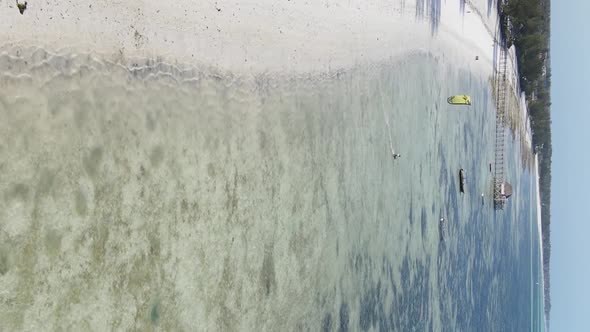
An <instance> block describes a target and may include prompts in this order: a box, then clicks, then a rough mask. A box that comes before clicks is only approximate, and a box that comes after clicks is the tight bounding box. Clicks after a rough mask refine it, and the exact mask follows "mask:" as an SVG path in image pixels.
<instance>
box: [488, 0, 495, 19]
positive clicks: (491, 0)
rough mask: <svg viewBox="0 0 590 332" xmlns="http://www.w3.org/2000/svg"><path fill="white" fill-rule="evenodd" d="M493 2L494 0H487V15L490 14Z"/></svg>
mask: <svg viewBox="0 0 590 332" xmlns="http://www.w3.org/2000/svg"><path fill="white" fill-rule="evenodd" d="M493 4H494V0H488V16H490V15H492V6H493Z"/></svg>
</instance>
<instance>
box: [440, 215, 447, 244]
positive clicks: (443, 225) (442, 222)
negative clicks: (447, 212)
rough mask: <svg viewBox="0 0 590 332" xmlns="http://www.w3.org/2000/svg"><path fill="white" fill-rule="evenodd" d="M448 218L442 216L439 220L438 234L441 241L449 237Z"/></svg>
mask: <svg viewBox="0 0 590 332" xmlns="http://www.w3.org/2000/svg"><path fill="white" fill-rule="evenodd" d="M447 233H448V229H447V220H446V219H445V218H440V219H439V220H438V236H439V239H440V241H441V242H445V241H446V239H447Z"/></svg>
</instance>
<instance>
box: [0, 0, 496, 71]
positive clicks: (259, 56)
mask: <svg viewBox="0 0 590 332" xmlns="http://www.w3.org/2000/svg"><path fill="white" fill-rule="evenodd" d="M475 3H477V4H479V6H481V3H486V0H478V1H475ZM218 9H220V11H218ZM493 16H497V15H495V13H494V14H493ZM416 20H421V19H418V18H416V13H415V6H414V4H405V5H403V2H401V1H369V2H367V1H360V0H351V1H349V2H348V3H345V4H341V3H338V2H333V1H325V2H321V3H319V2H304V1H297V0H292V1H281V2H276V1H271V0H260V1H241V2H234V1H211V0H208V1H200V2H193V1H188V0H177V1H175V2H173V3H172V2H168V1H166V2H164V1H105V0H78V1H57V0H44V1H40V0H30V1H29V4H28V8H27V10H26V11H25V14H24V15H20V14H19V13H18V10H17V9H16V6H15V3H14V2H13V1H10V0H6V1H1V2H0V40H2V41H3V42H2V44H5V45H4V46H5V47H6V45H9V46H17V47H26V46H36V47H42V48H45V49H47V50H50V51H60V50H62V51H70V52H76V53H92V54H97V53H101V54H103V55H106V56H109V57H113V58H114V59H121V58H124V57H127V58H128V57H162V58H163V59H165V60H166V61H169V62H178V63H183V64H188V65H205V66H210V67H215V68H219V69H222V70H229V71H232V72H234V73H251V72H259V71H281V72H291V71H295V72H315V71H330V70H336V69H342V68H346V67H350V66H354V65H355V64H358V63H366V62H369V61H383V60H387V59H388V58H391V57H396V56H399V55H403V54H408V53H412V52H420V51H422V52H430V53H431V54H433V55H435V56H442V57H444V58H445V59H446V60H449V61H457V63H460V64H462V65H465V66H466V67H468V68H470V69H471V70H473V71H477V72H478V73H480V74H483V75H491V70H492V62H491V61H492V45H493V37H492V35H491V34H490V33H489V27H488V26H487V25H486V24H482V20H481V17H480V16H479V15H477V14H476V13H475V12H473V13H470V14H465V15H464V16H462V14H461V12H460V10H459V2H458V1H457V2H452V3H449V2H447V3H443V4H442V10H441V19H440V22H441V23H440V27H439V31H438V33H436V34H435V35H434V36H433V35H432V34H431V30H430V27H429V24H428V22H427V19H423V20H422V21H423V22H422V23H421V24H416ZM489 20H492V21H493V18H491V19H489ZM0 46H1V45H0ZM476 55H479V57H480V60H479V61H474V58H475V56H476Z"/></svg>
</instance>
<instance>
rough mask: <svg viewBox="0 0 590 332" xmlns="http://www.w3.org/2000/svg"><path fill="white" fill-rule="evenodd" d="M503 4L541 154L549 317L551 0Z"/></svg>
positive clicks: (505, 27) (507, 0)
mask: <svg viewBox="0 0 590 332" xmlns="http://www.w3.org/2000/svg"><path fill="white" fill-rule="evenodd" d="M498 2H502V4H500V15H501V17H502V22H503V24H502V27H503V31H502V32H503V35H504V38H505V41H506V43H507V46H508V47H510V46H511V45H514V46H516V54H517V61H518V67H519V75H520V86H521V88H522V91H524V92H525V94H526V96H527V102H528V108H529V115H530V118H531V128H532V131H533V146H534V151H535V152H537V153H538V156H539V176H540V180H539V186H540V188H539V189H540V192H541V220H542V235H543V271H544V275H545V313H546V316H547V319H549V312H550V310H551V299H550V297H549V287H550V283H549V260H550V257H551V241H550V234H551V231H550V225H551V212H550V206H551V153H552V148H551V112H550V109H551V96H550V88H551V65H550V52H549V38H550V0H504V1H498Z"/></svg>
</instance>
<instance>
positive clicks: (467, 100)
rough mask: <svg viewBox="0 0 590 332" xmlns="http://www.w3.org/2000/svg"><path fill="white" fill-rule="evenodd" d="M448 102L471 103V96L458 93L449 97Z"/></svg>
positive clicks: (457, 103)
mask: <svg viewBox="0 0 590 332" xmlns="http://www.w3.org/2000/svg"><path fill="white" fill-rule="evenodd" d="M447 102H448V103H449V104H451V105H471V97H469V96H468V95H456V96H450V97H449V98H447Z"/></svg>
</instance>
